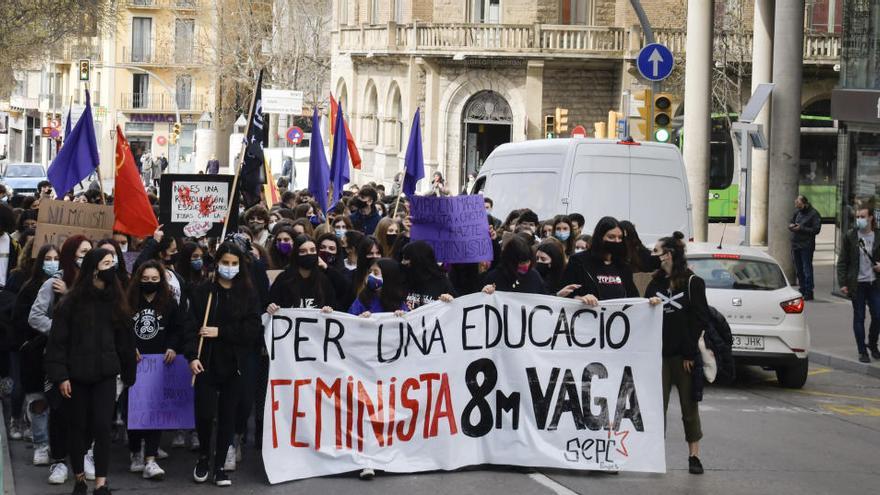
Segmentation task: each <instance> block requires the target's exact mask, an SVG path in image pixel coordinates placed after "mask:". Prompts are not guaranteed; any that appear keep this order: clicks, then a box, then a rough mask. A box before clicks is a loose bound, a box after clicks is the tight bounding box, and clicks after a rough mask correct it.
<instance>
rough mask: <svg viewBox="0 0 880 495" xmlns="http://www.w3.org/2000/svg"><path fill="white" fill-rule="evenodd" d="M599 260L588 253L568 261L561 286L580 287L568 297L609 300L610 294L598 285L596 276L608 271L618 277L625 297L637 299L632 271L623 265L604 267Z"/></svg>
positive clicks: (636, 288) (637, 290) (637, 294)
mask: <svg viewBox="0 0 880 495" xmlns="http://www.w3.org/2000/svg"><path fill="white" fill-rule="evenodd" d="M604 263H605V262H604V261H602V260H601V259H599V258H597V257H595V256H593V255H592V254H591V253H590V252H589V251H584V252H583V253H577V254H575V255H574V256H572V257H571V258H569V259H568V266H566V267H565V273H563V274H562V286H563V287H565V286H567V285H571V284H578V285H580V286H581V287H580V289H577V290H575V291H574V292H572V293H571V295H570V296H569V297H575V296H586V295H588V294H591V295H593V296H596V299H599V300H602V299H611V297H610V294H608V292H607V291H606V290H603V288H602V284H600V283H599V279H598V274H599V273H600V272H604V271H608V270H609V269H610V270H611V271H613V272H615V273H616V274H617V276H619V277H620V280H621V282H622V284H623V291H624V292H625V294H626V297H639V289H638V287H636V284H635V282H633V275H632V271H631V270H630V269H629V268H628V267H627V266H626V265H624V264H623V263H612V264H611V265H605V264H604Z"/></svg>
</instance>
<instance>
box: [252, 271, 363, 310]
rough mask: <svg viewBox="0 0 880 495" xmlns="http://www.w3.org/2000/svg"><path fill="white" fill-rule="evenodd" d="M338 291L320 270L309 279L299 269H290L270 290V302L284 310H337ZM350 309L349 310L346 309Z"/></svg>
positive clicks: (280, 275) (280, 276) (313, 272)
mask: <svg viewBox="0 0 880 495" xmlns="http://www.w3.org/2000/svg"><path fill="white" fill-rule="evenodd" d="M336 300H337V297H336V291H335V290H334V288H333V283H332V282H331V281H330V278H329V277H327V275H326V274H325V273H324V272H323V271H321V269H320V268H315V269H314V270H312V274H311V276H310V277H309V278H308V279H304V278H302V276H301V275H300V274H299V268H296V267H289V268H287V269H286V270H284V272H282V273H281V274H279V275H278V278H276V279H275V282H274V283H273V284H272V287H271V288H270V289H269V302H270V303H274V304H277V305H278V306H281V307H282V308H323V307H324V306H330V307H332V308H334V309H338V308H337V302H336ZM346 309H348V308H346Z"/></svg>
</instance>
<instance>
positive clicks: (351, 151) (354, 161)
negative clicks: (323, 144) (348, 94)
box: [330, 93, 361, 170]
mask: <svg viewBox="0 0 880 495" xmlns="http://www.w3.org/2000/svg"><path fill="white" fill-rule="evenodd" d="M337 108H338V104H337V103H336V98H333V93H330V136H334V135H335V133H336V109H337ZM330 139H331V140H330V148H331V149H332V148H333V138H332V137H331V138H330ZM345 139H346V140H347V141H348V156H349V158H351V166H352V167H354V168H356V169H358V170H360V169H361V154H360V152H358V149H357V145H356V144H355V143H354V137H352V135H351V131H350V130H349V129H348V122H346V123H345Z"/></svg>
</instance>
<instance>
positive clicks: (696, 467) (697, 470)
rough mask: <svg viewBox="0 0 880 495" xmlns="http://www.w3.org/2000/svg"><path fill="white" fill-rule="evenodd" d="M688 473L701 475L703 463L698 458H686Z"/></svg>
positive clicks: (693, 456)
mask: <svg viewBox="0 0 880 495" xmlns="http://www.w3.org/2000/svg"><path fill="white" fill-rule="evenodd" d="M688 472H690V473H691V474H703V463H701V462H700V458H699V457H697V456H695V455H692V456H690V457H688Z"/></svg>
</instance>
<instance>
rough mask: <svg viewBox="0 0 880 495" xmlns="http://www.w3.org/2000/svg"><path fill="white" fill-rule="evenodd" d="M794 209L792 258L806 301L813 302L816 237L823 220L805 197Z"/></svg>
mask: <svg viewBox="0 0 880 495" xmlns="http://www.w3.org/2000/svg"><path fill="white" fill-rule="evenodd" d="M794 207H795V211H794V215H792V216H791V223H790V224H789V225H788V230H789V231H791V257H792V259H793V260H794V268H795V271H796V272H797V279H798V288H799V289H800V291H801V294H802V295H803V296H804V301H812V300H813V287H814V283H813V253H814V252H815V251H816V236H817V235H819V231H820V230H821V229H822V219H821V218H820V216H819V212H817V211H816V209H815V208H813V205H811V204H810V201H809V200H808V199H807V197H806V196H804V195H800V196H798V197H797V198H795V200H794Z"/></svg>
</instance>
